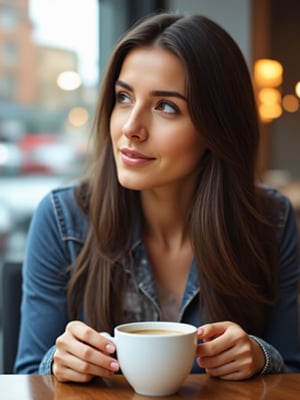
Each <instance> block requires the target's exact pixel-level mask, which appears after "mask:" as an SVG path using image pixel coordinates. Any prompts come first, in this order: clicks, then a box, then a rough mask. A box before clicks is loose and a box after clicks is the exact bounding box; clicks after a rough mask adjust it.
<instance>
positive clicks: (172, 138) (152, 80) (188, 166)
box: [110, 47, 205, 190]
mask: <svg viewBox="0 0 300 400" xmlns="http://www.w3.org/2000/svg"><path fill="white" fill-rule="evenodd" d="M115 97H116V102H115V105H114V108H113V111H112V114H111V120H110V133H111V138H112V143H113V151H114V157H115V162H116V167H117V173H118V179H119V182H120V184H121V185H122V186H124V187H126V188H128V189H134V190H147V189H156V188H161V187H168V186H170V187H174V185H175V187H176V186H179V187H181V188H182V187H183V186H182V185H183V184H185V185H186V184H187V185H189V182H191V184H192V185H194V184H195V183H194V182H195V178H196V176H197V174H198V170H199V162H200V160H201V158H202V155H203V153H204V151H205V143H204V139H203V138H202V137H201V135H200V133H199V132H198V131H197V130H196V128H195V126H194V125H193V123H192V120H191V117H190V114H189V109H188V103H187V99H186V91H185V76H184V69H183V66H182V64H181V62H180V61H179V59H178V58H177V57H176V56H175V55H174V54H172V53H171V52H169V51H167V50H164V49H162V48H158V47H156V48H140V49H134V50H132V51H131V52H129V54H128V55H127V56H126V58H125V60H124V63H123V66H122V68H121V71H120V75H119V77H118V79H117V82H116V84H115Z"/></svg>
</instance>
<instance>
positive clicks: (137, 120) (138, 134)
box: [122, 109, 148, 141]
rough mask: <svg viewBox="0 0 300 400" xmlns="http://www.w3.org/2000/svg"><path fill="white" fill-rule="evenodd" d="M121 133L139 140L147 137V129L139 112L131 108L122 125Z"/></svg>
mask: <svg viewBox="0 0 300 400" xmlns="http://www.w3.org/2000/svg"><path fill="white" fill-rule="evenodd" d="M122 133H123V135H125V136H126V137H127V138H129V139H136V140H139V141H144V140H146V139H147V137H148V131H147V128H146V123H145V121H144V118H143V117H142V115H141V112H138V111H137V110H135V109H132V111H131V113H130V114H129V116H128V118H127V120H126V122H125V123H124V125H123V128H122Z"/></svg>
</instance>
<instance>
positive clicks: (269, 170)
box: [0, 0, 300, 373]
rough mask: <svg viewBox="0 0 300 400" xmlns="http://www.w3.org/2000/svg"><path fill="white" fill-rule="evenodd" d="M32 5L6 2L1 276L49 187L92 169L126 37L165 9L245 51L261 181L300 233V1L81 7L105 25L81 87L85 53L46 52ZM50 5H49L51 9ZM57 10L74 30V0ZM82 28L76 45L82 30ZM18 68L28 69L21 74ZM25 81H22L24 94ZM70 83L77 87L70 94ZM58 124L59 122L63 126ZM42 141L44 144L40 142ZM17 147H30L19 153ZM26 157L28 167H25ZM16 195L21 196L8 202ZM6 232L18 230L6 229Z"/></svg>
mask: <svg viewBox="0 0 300 400" xmlns="http://www.w3.org/2000/svg"><path fill="white" fill-rule="evenodd" d="M37 2H40V0H37ZM76 2H77V0H76ZM30 3H31V0H25V1H24V0H18V1H13V2H12V1H10V0H9V1H6V0H0V20H1V21H2V22H3V23H1V24H0V52H2V48H4V49H5V52H6V53H5V57H6V58H5V57H1V58H0V267H1V268H2V265H3V264H4V263H5V262H6V261H7V260H8V261H10V262H11V261H18V262H19V261H22V257H23V254H24V246H25V243H26V231H27V228H28V224H29V221H30V218H31V215H32V212H33V210H34V207H35V206H36V204H37V202H38V201H39V199H40V198H41V197H42V196H43V195H44V194H45V192H46V191H48V190H49V188H52V187H54V186H56V185H57V184H59V183H61V182H63V181H64V180H65V179H66V177H67V178H69V177H70V176H71V177H72V176H75V175H76V174H77V173H78V172H79V171H78V167H79V168H83V165H84V160H85V157H86V155H87V154H88V151H89V149H88V144H87V142H88V141H87V137H88V133H89V130H90V128H91V119H92V118H91V116H92V114H93V111H94V108H95V105H96V98H97V90H98V87H99V83H100V82H101V76H102V73H103V71H104V68H105V65H106V61H107V59H108V57H109V54H110V51H111V49H112V47H113V45H114V43H115V41H116V39H117V38H118V37H119V36H120V35H121V34H122V33H123V32H125V30H126V29H127V28H128V27H129V26H130V25H131V24H132V23H134V22H135V21H136V20H137V19H138V18H140V17H142V16H143V15H146V14H148V13H151V12H155V11H157V10H172V11H186V12H199V13H202V14H204V15H206V16H208V17H211V18H212V19H214V20H216V22H218V23H220V24H221V25H222V26H223V27H224V28H225V29H226V30H227V31H228V32H229V33H230V34H231V35H232V36H233V38H234V39H235V40H236V41H237V43H238V44H239V46H240V48H241V50H242V52H243V54H244V56H245V58H246V61H247V63H248V66H249V69H250V71H251V74H252V78H253V85H254V89H255V93H256V96H257V104H258V111H259V118H260V130H261V143H260V153H259V159H258V165H257V171H258V179H259V180H260V181H262V182H263V183H265V184H268V185H271V186H274V187H277V188H279V189H280V190H281V191H282V192H283V193H285V194H286V195H287V196H288V197H289V198H290V199H291V202H292V204H293V206H294V209H295V212H296V215H297V218H298V221H299V228H300V156H299V154H300V56H299V54H300V52H299V50H300V44H299V43H300V42H299V37H300V23H299V18H300V1H299V0H284V1H283V0H184V1H183V0H164V1H159V0H144V1H139V0H122V1H120V0H84V1H83V2H78V3H83V9H82V13H84V8H85V9H87V8H88V7H89V6H91V7H92V8H93V10H94V15H93V17H94V20H93V21H94V22H93V23H94V26H95V27H96V28H95V30H94V35H95V37H94V39H93V40H91V42H93V41H94V42H95V47H94V48H93V51H94V56H93V57H94V58H95V59H93V62H94V78H93V81H86V82H85V81H84V80H83V79H80V78H82V77H81V76H80V68H79V62H78V55H77V54H76V51H75V50H70V48H69V47H68V45H66V48H62V47H58V46H57V45H52V44H50V45H49V44H48V43H38V45H36V43H34V29H35V23H34V22H33V20H31V17H32V16H31V14H30ZM40 3H43V4H44V5H45V7H46V3H47V1H44V2H43V1H42V2H40ZM50 3H51V4H52V7H53V8H54V7H57V12H60V13H61V14H64V15H65V16H66V15H68V16H67V17H66V18H65V21H64V23H65V26H66V30H68V23H69V21H70V20H71V19H72V18H73V16H72V10H71V7H72V4H71V3H72V1H66V7H69V11H70V13H69V14H68V8H66V10H65V11H63V12H61V11H59V7H61V8H62V7H63V3H64V1H63V0H57V1H54V0H52V1H51V2H50ZM14 14H15V16H19V17H18V18H19V19H17V18H16V20H19V21H20V24H22V27H19V28H18V29H17V28H16V30H14V29H15V28H14V27H15V25H14V24H15V23H16V22H12V21H14ZM82 15H83V14H82ZM20 16H21V17H20ZM49 21H50V22H49V25H51V24H52V29H53V30H56V29H57V27H56V25H55V24H56V23H57V21H56V22H55V20H54V19H52V20H50V16H49ZM87 23H88V22H87ZM70 29H71V25H70ZM72 29H74V37H76V32H75V30H76V27H75V28H72ZM80 29H84V27H81V26H80V27H79V28H78V29H77V30H79V31H80ZM5 40H7V43H6V42H5ZM14 41H15V42H16V43H17V46H25V48H26V49H27V51H26V57H25V58H26V61H25V59H24V61H20V60H18V59H17V54H18V53H17V52H15V49H16V48H17V47H16V48H15V47H14ZM29 41H30V43H29ZM89 45H90V42H89V41H88V40H87V41H86V42H85V43H84V46H86V47H88V46H89ZM21 53H22V51H20V54H21ZM20 57H21V55H20ZM14 62H16V63H17V64H18V68H16V66H15V65H14ZM37 63H38V64H37ZM20 65H21V66H20ZM22 66H23V67H22ZM10 67H11V71H9V68H10ZM12 71H16V73H17V74H18V80H15V78H14V75H13V73H12ZM30 71H31V72H30ZM32 71H34V73H32ZM95 71H96V72H95ZM63 72H69V77H68V78H70V77H71V78H72V79H73V80H72V79H71V81H68V80H67V79H66V80H64V79H63V78H64V77H63V75H62V73H63ZM70 73H73V75H70ZM58 75H60V78H61V80H60V81H59V80H58ZM47 77H51V80H50V79H49V80H47ZM55 77H57V80H56V81H54V78H55ZM65 78H66V76H65ZM5 79H7V80H6V81H5ZM74 80H75V81H74ZM1 82H2V83H1ZM17 82H20V86H18V83H17ZM70 82H71V86H69V87H68V84H69V83H70ZM54 86H55V87H54ZM53 117H54V118H53ZM53 120H55V121H56V123H53ZM41 132H42V133H43V134H41ZM51 135H52V138H51ZM40 136H42V137H40ZM33 137H34V138H33ZM37 137H39V140H40V141H41V142H42V143H41V142H39V143H37ZM33 141H35V143H34V146H36V147H35V149H34V150H35V152H33V147H32V148H30V149H29V147H30V146H33ZM16 142H18V145H19V144H22V146H23V147H22V148H16ZM54 142H55V143H54ZM45 145H46V147H45ZM37 146H40V147H39V150H40V151H42V149H43V150H45V152H44V153H37V151H36V149H38V147H37ZM51 146H53V147H51ZM58 146H60V147H58ZM51 149H52V150H51ZM58 149H59V150H58ZM10 150H11V151H12V154H13V155H12V159H13V160H14V162H12V163H11V164H9V163H7V165H6V164H5V160H6V155H7V154H8V151H10ZM46 150H47V152H48V153H47V152H46ZM50 150H51V151H53V152H51V151H50ZM30 151H31V153H30ZM60 151H61V152H62V159H63V160H64V161H65V160H66V159H67V160H69V162H68V163H66V164H65V166H64V168H65V169H64V170H62V171H57V170H55V166H57V164H58V162H57V160H56V159H55V160H54V162H52V163H51V161H52V160H53V154H55V156H57V157H58V156H59V154H60ZM20 152H27V153H26V155H25V158H24V155H23V153H22V154H21V155H22V157H21V158H22V160H23V161H22V162H23V163H22V165H20V164H17V163H15V161H16V160H17V157H19V156H20ZM40 154H41V156H40ZM46 154H49V159H50V161H49V163H48V164H47V165H44V164H42V163H41V162H40V161H38V160H39V157H40V158H41V159H43V160H45V157H46ZM33 155H34V157H36V160H37V161H36V163H33V162H32V159H33V158H31V156H32V157H33ZM7 157H8V156H7ZM51 157H52V158H51ZM68 157H69V158H68ZM24 159H25V160H27V161H26V162H25V163H24ZM28 160H29V161H28ZM1 163H2V164H1ZM41 176H42V177H43V179H42V182H41V179H40V178H41ZM46 183H47V184H46ZM22 185H25V187H27V188H30V189H28V190H29V192H30V197H31V200H32V199H33V198H34V202H33V203H32V202H31V203H30V199H29V200H28V205H27V199H26V196H25V195H24V196H25V198H23V199H22V202H23V204H21V205H20V204H19V203H18V204H16V205H15V204H14V203H15V202H16V200H19V201H20V200H21V199H20V196H18V189H20V187H24V186H22ZM12 193H13V195H12ZM9 194H11V196H12V198H9V197H8V195H9ZM25 205H26V207H27V208H26V207H25ZM5 207H6V208H5ZM14 207H15V208H14ZM21 209H22V212H21ZM2 210H4V211H2ZM15 210H17V211H15ZM17 217H18V219H17ZM1 224H2V225H1ZM5 224H6V225H5ZM5 226H8V228H7V230H6V231H5ZM3 227H4V228H3ZM1 229H2V230H1ZM1 235H2V236H1ZM2 284H3V282H2V281H1V285H2ZM299 293H300V292H299ZM3 301H5V300H4V299H3V298H1V300H0V334H1V329H2V326H3V324H4V323H5V321H4V320H3V316H2V308H3ZM0 339H1V337H0ZM0 344H1V343H0ZM2 359H3V347H2V344H1V346H0V373H2V368H3V367H2Z"/></svg>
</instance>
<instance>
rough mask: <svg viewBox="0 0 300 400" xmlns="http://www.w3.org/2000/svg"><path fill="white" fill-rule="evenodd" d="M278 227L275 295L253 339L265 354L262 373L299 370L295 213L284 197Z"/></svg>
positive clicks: (299, 337)
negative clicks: (262, 327) (262, 326)
mask: <svg viewBox="0 0 300 400" xmlns="http://www.w3.org/2000/svg"><path fill="white" fill-rule="evenodd" d="M280 229H281V231H282V234H281V238H280V248H279V252H280V254H279V255H280V261H279V262H280V272H279V293H278V298H277V302H276V304H275V307H274V309H273V312H272V314H271V315H270V318H269V321H268V324H267V326H266V330H265V334H264V335H263V337H262V339H263V340H261V339H258V338H256V340H257V341H258V343H259V344H260V345H261V347H262V349H263V351H264V354H265V357H266V365H265V368H264V371H263V372H264V373H272V372H279V371H283V370H285V371H286V372H294V373H299V372H300V321H299V317H300V312H299V302H298V283H299V276H300V266H299V265H300V264H299V254H298V232H297V224H296V218H295V213H294V211H293V208H292V206H291V204H290V202H289V201H288V200H287V199H286V200H285V215H284V218H283V219H282V220H281V227H280ZM275 349H276V350H275ZM280 356H281V357H280ZM281 358H282V360H281Z"/></svg>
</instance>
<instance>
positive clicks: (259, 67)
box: [254, 58, 283, 87]
mask: <svg viewBox="0 0 300 400" xmlns="http://www.w3.org/2000/svg"><path fill="white" fill-rule="evenodd" d="M282 74H283V67H282V65H281V64H280V62H278V61H276V60H272V59H268V58H261V59H259V60H257V61H256V62H255V64H254V80H255V83H256V85H257V86H259V87H276V86H279V85H280V84H281V83H282Z"/></svg>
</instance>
